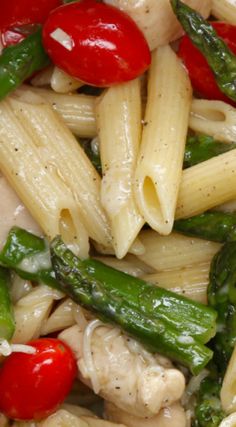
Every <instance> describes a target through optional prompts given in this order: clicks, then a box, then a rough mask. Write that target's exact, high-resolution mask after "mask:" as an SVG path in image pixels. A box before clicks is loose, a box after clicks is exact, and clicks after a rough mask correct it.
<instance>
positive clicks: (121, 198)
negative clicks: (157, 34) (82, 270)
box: [96, 79, 144, 258]
mask: <svg viewBox="0 0 236 427" xmlns="http://www.w3.org/2000/svg"><path fill="white" fill-rule="evenodd" d="M96 117H97V127H98V135H99V140H100V154H101V162H102V171H103V178H102V184H101V200H102V205H103V207H104V209H105V211H106V212H107V215H108V217H109V219H110V222H111V229H112V236H113V246H114V250H115V253H116V255H117V257H118V258H123V257H124V256H125V255H126V253H127V252H128V250H129V248H130V247H131V245H132V244H133V242H134V240H135V239H136V237H137V234H138V233H139V231H140V229H141V227H142V226H143V224H144V220H143V218H142V216H141V215H140V213H139V210H138V208H137V205H136V201H135V198H134V193H133V186H132V183H133V180H134V172H135V166H136V159H137V154H138V148H139V143H140V138H141V92H140V81H139V80H138V79H136V80H133V81H131V82H128V83H124V84H122V85H116V86H114V87H111V88H109V89H108V90H107V91H106V92H105V94H103V95H102V96H101V98H100V99H99V101H98V103H97V105H96ZM111 122H112V126H111Z"/></svg>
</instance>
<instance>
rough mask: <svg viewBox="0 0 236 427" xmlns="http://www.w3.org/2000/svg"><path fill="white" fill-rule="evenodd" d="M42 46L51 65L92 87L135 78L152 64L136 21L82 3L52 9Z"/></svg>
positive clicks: (101, 6) (98, 5) (97, 5)
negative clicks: (53, 64) (50, 59)
mask: <svg viewBox="0 0 236 427" xmlns="http://www.w3.org/2000/svg"><path fill="white" fill-rule="evenodd" d="M43 43H44V47H45V49H46V51H47V52H48V54H49V56H50V57H51V58H52V60H53V62H54V63H55V64H56V65H57V66H58V67H60V68H62V69H63V70H64V71H66V72H67V73H68V74H70V75H71V76H74V77H77V78H78V79H80V80H82V81H84V82H86V83H89V84H91V85H95V86H110V85H112V84H114V83H120V82H124V81H128V80H131V79H134V78H135V77H137V76H138V75H140V74H142V73H143V72H144V71H145V70H146V69H147V68H148V66H149V64H150V61H151V56H150V51H149V48H148V45H147V42H146V40H145V38H144V36H143V34H142V32H141V31H140V30H139V28H138V27H137V25H136V24H135V22H134V21H133V20H132V19H131V18H130V17H129V16H128V15H126V14H125V13H124V12H122V11H120V10H119V9H117V8H115V7H113V6H110V5H107V4H104V3H99V2H97V1H96V0H82V1H81V2H78V3H71V4H66V5H64V6H61V7H59V8H58V9H55V10H54V11H53V12H52V13H51V14H50V16H49V18H48V20H47V21H46V23H45V26H44V30H43Z"/></svg>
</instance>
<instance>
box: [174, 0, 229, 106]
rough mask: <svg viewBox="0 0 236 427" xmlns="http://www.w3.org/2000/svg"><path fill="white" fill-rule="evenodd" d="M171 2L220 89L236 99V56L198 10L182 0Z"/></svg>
mask: <svg viewBox="0 0 236 427" xmlns="http://www.w3.org/2000/svg"><path fill="white" fill-rule="evenodd" d="M171 4H172V7H173V10H174V12H175V14H176V16H177V18H178V20H179V22H180V23H181V25H182V27H183V29H184V30H185V31H186V33H187V34H188V36H189V37H190V39H191V40H192V42H193V44H194V45H195V46H196V47H197V48H198V49H199V50H200V52H201V53H202V54H203V55H204V57H205V58H206V60H207V62H208V64H209V66H210V68H211V70H212V71H213V73H214V76H215V80H216V83H217V85H218V87H219V89H220V90H221V91H222V92H223V93H224V94H225V95H226V96H228V97H229V98H231V99H232V100H234V101H236V56H235V55H234V54H233V52H232V51H231V50H230V49H229V48H228V46H227V45H226V44H225V42H224V41H223V40H222V39H221V38H219V37H218V36H217V33H216V31H215V30H214V28H213V27H212V26H211V25H210V24H209V23H208V22H207V21H205V20H204V19H203V18H202V16H201V15H200V14H199V13H198V12H196V11H195V10H193V9H192V8H191V7H189V6H187V5H186V4H184V3H183V2H182V1H180V0H171Z"/></svg>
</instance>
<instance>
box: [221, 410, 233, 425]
mask: <svg viewBox="0 0 236 427" xmlns="http://www.w3.org/2000/svg"><path fill="white" fill-rule="evenodd" d="M235 426H236V412H234V413H233V414H231V415H229V416H228V417H226V418H224V419H223V421H221V423H220V424H219V427H235Z"/></svg>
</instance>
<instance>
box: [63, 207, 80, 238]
mask: <svg viewBox="0 0 236 427" xmlns="http://www.w3.org/2000/svg"><path fill="white" fill-rule="evenodd" d="M59 232H60V235H61V237H62V240H63V241H64V242H65V243H66V244H67V245H69V244H71V242H74V241H76V240H77V238H78V236H77V230H76V226H75V224H74V221H73V218H72V215H71V213H70V211H69V209H62V211H61V212H60V219H59Z"/></svg>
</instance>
